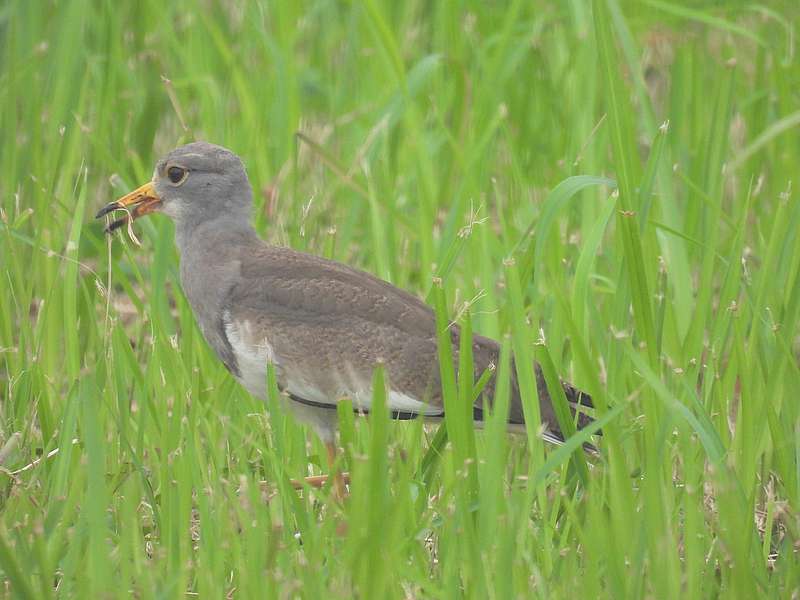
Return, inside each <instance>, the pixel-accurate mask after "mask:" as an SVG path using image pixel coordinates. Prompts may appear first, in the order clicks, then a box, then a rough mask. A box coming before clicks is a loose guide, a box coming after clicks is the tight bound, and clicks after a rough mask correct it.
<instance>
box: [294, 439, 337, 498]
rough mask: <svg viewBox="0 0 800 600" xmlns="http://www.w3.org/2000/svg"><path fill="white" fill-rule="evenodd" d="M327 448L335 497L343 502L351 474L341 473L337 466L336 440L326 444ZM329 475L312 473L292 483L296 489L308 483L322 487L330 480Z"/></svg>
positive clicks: (315, 486)
mask: <svg viewBox="0 0 800 600" xmlns="http://www.w3.org/2000/svg"><path fill="white" fill-rule="evenodd" d="M325 448H326V450H327V451H328V467H329V469H330V471H331V472H332V473H333V497H334V498H336V500H337V501H339V502H341V501H342V500H344V498H345V496H347V484H348V483H350V475H349V474H347V473H341V472H340V471H339V470H338V469H337V468H335V465H336V444H335V443H334V442H328V443H326V444H325ZM328 477H329V476H328V475H312V476H311V477H306V478H305V479H304V480H302V481H297V480H294V479H293V480H292V485H293V486H294V487H295V488H296V489H302V488H303V487H304V486H306V485H310V486H311V487H314V488H321V487H322V486H324V485H325V484H326V483H327V482H328Z"/></svg>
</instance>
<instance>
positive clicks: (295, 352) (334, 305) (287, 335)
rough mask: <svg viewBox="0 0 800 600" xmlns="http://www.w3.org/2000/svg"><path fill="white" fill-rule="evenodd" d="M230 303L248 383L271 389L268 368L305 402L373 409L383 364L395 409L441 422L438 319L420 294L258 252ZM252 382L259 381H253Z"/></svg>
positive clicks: (228, 321)
mask: <svg viewBox="0 0 800 600" xmlns="http://www.w3.org/2000/svg"><path fill="white" fill-rule="evenodd" d="M240 264H241V267H240V277H239V278H238V282H237V283H236V284H235V285H234V286H233V287H232V289H231V291H230V293H229V295H228V298H227V302H226V311H225V317H224V321H225V330H226V334H227V337H228V340H229V342H230V344H231V346H232V347H233V349H234V354H235V355H236V357H237V363H238V364H237V367H238V369H239V371H240V378H241V379H242V380H243V382H244V383H245V385H247V387H248V388H250V389H251V391H253V389H252V388H254V387H257V386H261V387H260V389H263V387H264V385H265V378H264V373H265V369H266V363H267V362H272V363H274V364H275V366H276V373H277V375H278V383H279V385H280V386H281V387H282V388H283V389H284V390H285V391H287V392H288V393H289V394H291V395H292V396H295V397H296V398H297V399H300V400H304V401H307V402H310V403H314V404H322V405H332V406H335V405H336V403H337V402H338V401H339V400H341V399H342V398H350V399H351V400H352V401H353V404H354V406H355V407H356V408H358V409H361V410H367V411H368V410H369V404H370V402H371V400H372V385H371V382H372V375H373V369H374V367H375V366H376V365H378V364H382V365H383V367H384V369H385V372H386V376H387V380H388V386H389V390H388V397H387V400H388V404H389V410H391V411H392V412H395V413H409V414H428V415H440V414H441V413H442V406H441V398H440V391H439V368H438V362H437V360H436V356H437V352H436V320H435V317H434V314H433V312H432V311H431V309H430V308H429V307H428V306H427V305H425V304H424V303H423V302H422V301H420V300H419V299H418V298H416V297H415V296H413V295H411V294H408V293H407V292H404V291H403V290H400V289H399V288H396V287H394V286H392V285H391V284H389V283H386V282H385V281H382V280H380V279H378V278H376V277H374V276H372V275H369V274H367V273H363V272H360V271H356V270H354V269H351V268H349V267H346V266H344V265H341V264H339V263H334V262H332V261H328V260H325V259H322V258H319V257H316V256H311V255H308V254H303V253H300V252H296V251H293V250H290V249H288V248H277V247H272V246H266V245H264V246H258V247H257V248H252V247H251V248H250V249H249V250H248V254H247V255H246V256H242V257H241V260H240ZM248 379H249V380H251V381H249V382H248Z"/></svg>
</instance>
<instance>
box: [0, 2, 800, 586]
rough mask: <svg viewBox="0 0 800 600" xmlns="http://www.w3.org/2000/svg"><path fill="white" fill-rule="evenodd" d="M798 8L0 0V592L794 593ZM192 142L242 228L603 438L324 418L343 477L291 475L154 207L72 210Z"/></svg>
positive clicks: (311, 465) (798, 497)
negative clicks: (340, 494)
mask: <svg viewBox="0 0 800 600" xmlns="http://www.w3.org/2000/svg"><path fill="white" fill-rule="evenodd" d="M799 14H800V9H798V7H797V4H796V3H795V2H792V1H788V0H787V1H786V2H779V1H775V2H762V3H753V2H742V1H731V2H713V1H698V2H691V3H680V2H670V1H662V0H647V1H645V2H624V1H617V0H596V1H595V2H588V1H584V0H571V1H568V2H546V1H536V2H522V1H510V2H481V1H477V0H475V1H471V0H463V1H459V2H435V3H431V2H424V1H416V0H412V1H409V2H392V1H390V0H363V1H352V2H342V1H335V0H318V1H313V0H310V1H307V2H211V1H203V0H195V1H191V0H187V1H185V2H175V3H162V2H155V1H144V2H137V3H118V2H112V1H110V0H107V1H102V0H97V1H94V2H90V1H86V0H63V1H58V2H55V1H44V0H43V1H41V2H27V1H23V0H10V1H9V2H6V3H4V5H3V6H2V7H0V64H1V66H0V129H2V131H3V132H4V135H3V136H2V138H0V211H1V212H0V218H1V220H0V275H1V276H2V283H1V284H0V285H1V286H2V288H1V289H2V297H1V301H0V373H1V374H2V390H1V391H0V394H1V396H0V400H1V402H0V580H1V581H2V582H3V583H2V587H0V595H2V596H4V597H14V598H56V597H59V598H112V597H122V598H127V597H131V596H134V597H139V598H187V597H188V598H191V597H201V598H222V597H229V598H253V597H264V598H294V597H303V598H321V597H332V598H350V597H360V598H453V597H480V598H510V597H518V598H531V597H537V598H573V597H575V596H576V595H580V596H585V597H587V598H595V597H597V598H601V597H605V598H628V597H650V598H675V597H678V596H681V597H686V598H713V597H726V598H756V597H775V598H797V597H798V594H799V593H800V592H799V591H798V590H799V589H800V556H799V553H800V516H798V510H800V444H798V440H799V439H800V404H798V390H800V368H798V356H799V355H800V340H799V339H798V316H799V315H798V313H799V312H800V234H799V232H800V203H798V200H797V197H798V196H797V193H796V192H794V191H793V180H794V179H795V178H796V176H797V173H798V165H800V142H799V141H798V140H799V139H800V138H799V137H798V126H800V63H799V62H798V57H797V48H796V44H797V39H796V36H797V24H798V15H799ZM193 139H206V140H209V141H213V142H215V143H219V144H222V145H225V146H228V147H230V148H231V149H233V150H234V151H235V152H237V153H239V154H240V155H241V156H242V158H243V160H244V161H245V164H246V165H247V167H248V171H249V175H250V178H251V180H252V182H253V185H254V188H255V198H256V209H255V214H254V221H255V224H256V227H257V228H258V230H259V231H260V233H261V234H262V235H263V236H264V237H265V238H266V239H267V240H269V241H271V242H273V243H278V244H287V245H290V246H292V247H294V248H297V249H301V250H307V251H310V252H313V253H317V254H322V255H325V256H329V257H332V258H335V259H337V260H341V261H344V262H346V263H348V264H351V265H353V266H357V267H360V268H363V269H366V270H368V271H371V272H373V273H375V274H377V275H379V276H380V277H382V278H385V279H387V280H389V281H391V282H393V283H395V284H396V285H399V286H401V287H404V288H406V289H409V290H411V291H412V292H414V293H417V294H418V295H420V296H422V297H427V298H428V299H429V301H430V302H431V303H432V305H435V306H436V307H437V310H438V312H439V317H440V319H441V320H443V322H447V319H448V318H449V319H458V320H459V321H461V322H462V326H471V327H472V329H473V330H474V331H477V332H480V333H482V334H485V335H490V336H494V337H496V338H497V339H500V340H502V342H503V347H504V353H503V359H502V360H501V361H500V364H499V365H498V371H499V379H500V381H501V382H502V381H504V380H507V374H508V369H509V360H508V359H509V355H510V352H511V351H512V350H513V351H514V353H515V354H516V356H517V357H518V362H519V359H520V358H521V359H524V361H529V362H526V364H527V365H528V366H530V365H531V364H532V361H533V360H534V358H535V359H537V360H539V361H540V362H542V363H543V364H547V365H551V368H552V372H553V373H558V374H559V375H560V376H562V377H564V378H566V379H569V380H571V381H574V382H575V383H576V384H578V385H579V386H581V387H582V388H584V389H586V390H588V391H590V392H591V393H592V395H593V396H594V398H595V401H596V402H597V405H598V408H597V415H596V416H598V418H600V419H602V420H603V424H604V433H605V435H604V437H603V439H602V440H601V441H600V447H601V456H600V458H599V459H597V460H596V461H593V462H595V463H596V464H594V466H593V467H591V468H590V469H589V470H588V471H586V470H585V468H581V465H582V462H581V461H578V460H573V461H572V462H570V461H569V457H570V453H571V452H570V451H571V450H574V449H575V448H576V447H578V446H579V443H580V440H572V443H571V445H568V447H566V448H564V449H560V450H555V449H553V448H551V447H544V446H543V445H542V443H541V441H540V440H539V439H538V438H537V437H536V435H535V432H529V434H530V435H529V436H528V437H527V439H526V438H525V437H524V436H523V437H508V436H506V435H505V433H504V431H503V427H502V424H501V423H500V420H501V419H500V417H498V418H497V419H495V420H492V421H490V423H489V425H488V426H487V428H486V430H485V431H483V432H478V433H476V434H474V435H472V433H471V429H468V428H463V427H460V426H459V424H460V425H463V424H464V421H463V420H462V421H459V420H458V419H461V418H462V416H458V417H456V418H455V421H454V424H455V425H456V427H455V428H454V429H453V433H457V434H456V435H452V434H451V436H450V438H451V444H448V445H447V446H446V447H445V448H444V449H443V451H442V452H441V453H440V454H436V453H434V452H429V451H428V449H429V447H430V444H431V438H432V435H433V432H432V430H429V429H428V428H424V427H423V426H422V424H421V423H418V422H415V423H388V422H387V420H386V416H385V414H383V415H382V414H381V412H380V411H378V413H377V414H376V415H374V416H373V418H371V419H370V420H365V419H353V418H352V417H351V416H350V415H348V414H347V413H346V411H344V412H342V418H343V422H342V438H341V445H342V447H343V448H344V455H343V459H342V462H343V465H342V466H343V467H344V468H347V469H349V470H350V471H351V472H352V474H353V484H352V493H351V496H350V498H349V500H348V501H347V502H346V503H345V504H344V505H343V506H339V505H336V504H335V503H333V502H331V501H329V499H328V496H329V494H328V492H329V490H327V489H323V490H321V491H319V492H316V491H309V490H305V491H304V492H303V493H301V494H299V495H298V494H297V493H296V492H295V491H294V490H292V489H291V487H290V486H289V485H288V479H289V478H297V477H301V476H303V475H305V474H309V473H312V472H313V473H317V472H320V470H321V469H322V470H324V458H323V457H324V449H323V448H321V447H320V445H319V444H318V442H317V441H316V440H315V439H314V437H313V435H312V434H310V433H309V432H306V431H305V430H304V429H302V428H301V427H299V426H298V425H296V424H295V423H294V422H292V421H290V420H289V419H288V418H284V417H283V416H282V415H281V413H280V412H276V411H274V410H273V411H269V412H267V410H265V407H263V406H262V405H261V404H259V403H258V402H257V401H255V400H253V399H252V398H251V397H250V396H248V395H247V394H246V393H245V392H244V391H243V390H242V389H240V388H239V386H238V384H236V383H235V382H234V381H233V379H232V378H231V377H230V376H229V375H228V374H227V373H226V372H225V370H224V368H223V367H222V365H221V364H220V363H219V362H218V361H217V360H216V359H215V358H214V356H213V355H212V353H211V352H210V351H209V349H208V348H207V347H206V345H205V343H204V342H203V340H202V338H201V336H200V333H199V331H198V330H197V329H196V327H195V324H194V321H193V318H192V315H191V311H190V309H189V307H188V305H187V303H186V300H185V299H184V297H183V296H182V294H181V291H180V286H179V283H178V260H177V255H176V252H175V249H174V247H173V242H172V225H171V223H169V221H168V219H167V218H165V217H160V216H156V217H153V218H151V219H147V220H143V221H141V222H138V223H137V226H136V230H137V232H139V237H140V239H141V241H142V246H143V247H142V248H137V247H136V246H135V245H133V244H132V243H131V241H130V240H128V239H127V238H126V236H124V235H122V236H116V237H114V238H113V239H111V238H105V237H104V236H103V235H102V223H99V222H97V223H96V222H94V221H93V220H92V216H93V214H94V213H95V212H96V210H97V209H98V208H100V207H101V206H102V205H104V204H105V203H106V202H108V201H110V200H112V199H114V198H115V197H117V196H119V195H121V194H122V193H124V192H126V191H128V190H130V189H132V188H133V187H134V186H135V185H138V184H140V183H143V182H145V181H146V180H148V179H149V177H150V174H151V169H152V166H153V164H154V162H155V160H156V159H157V158H158V157H159V156H160V155H162V154H163V153H165V152H167V151H168V150H170V149H171V148H173V147H175V146H176V145H178V144H180V143H184V142H186V141H191V140H193ZM794 185H796V183H795V184H794ZM438 281H441V286H439V285H434V282H438ZM521 368H522V369H523V370H524V369H525V368H526V367H524V366H523V367H521ZM520 375H521V377H522V378H523V379H525V377H526V375H525V373H521V374H520ZM376 376H380V374H377V375H376ZM527 376H529V373H528V375H527ZM460 383H461V382H459V384H460ZM455 386H456V383H455V381H451V382H450V383H449V385H448V390H447V393H448V394H449V396H448V398H449V400H448V401H453V400H455V401H456V402H458V400H459V399H463V398H464V397H465V396H467V395H470V394H471V393H472V392H473V390H471V388H470V385H468V384H467V385H459V386H458V388H456V387H455ZM502 388H503V385H502V384H501V386H500V394H501V395H502V393H503V392H502ZM529 396H530V394H529ZM378 400H379V399H378ZM527 401H528V402H532V399H531V398H528V399H527ZM267 408H269V407H267ZM501 416H502V415H501ZM572 456H573V458H575V457H576V454H574V453H573V454H572ZM432 458H438V460H431V459H432Z"/></svg>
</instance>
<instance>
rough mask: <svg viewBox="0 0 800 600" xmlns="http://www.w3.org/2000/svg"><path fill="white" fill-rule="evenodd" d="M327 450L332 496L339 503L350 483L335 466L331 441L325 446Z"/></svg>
mask: <svg viewBox="0 0 800 600" xmlns="http://www.w3.org/2000/svg"><path fill="white" fill-rule="evenodd" d="M325 448H326V449H327V450H328V467H329V469H330V471H331V472H332V473H333V496H334V498H336V500H338V501H339V502H341V501H342V500H344V498H345V496H346V495H347V484H348V483H350V475H349V474H348V473H342V472H341V471H340V470H339V468H338V467H337V466H336V442H334V441H333V440H331V441H330V442H327V443H326V444H325Z"/></svg>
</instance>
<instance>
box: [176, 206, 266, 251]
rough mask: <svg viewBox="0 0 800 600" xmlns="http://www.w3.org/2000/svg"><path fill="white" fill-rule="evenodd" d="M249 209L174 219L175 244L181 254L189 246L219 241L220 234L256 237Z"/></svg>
mask: <svg viewBox="0 0 800 600" xmlns="http://www.w3.org/2000/svg"><path fill="white" fill-rule="evenodd" d="M249 212H250V211H249V210H248V211H246V212H239V213H236V212H225V213H220V214H218V215H216V216H214V217H212V218H210V219H209V218H208V217H207V216H206V217H205V218H203V219H202V220H199V219H193V218H192V217H191V216H189V218H182V219H176V221H175V244H176V245H177V246H178V250H179V252H180V253H181V255H182V256H183V254H184V252H185V251H186V250H188V249H189V248H190V247H197V246H198V245H205V244H204V242H208V243H209V244H213V243H215V240H216V241H217V242H219V237H220V234H222V235H224V236H225V237H228V236H230V237H236V238H241V237H245V238H250V237H258V236H257V234H256V232H255V230H254V229H253V226H252V225H251V224H250V215H249Z"/></svg>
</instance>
